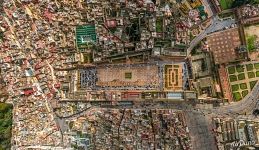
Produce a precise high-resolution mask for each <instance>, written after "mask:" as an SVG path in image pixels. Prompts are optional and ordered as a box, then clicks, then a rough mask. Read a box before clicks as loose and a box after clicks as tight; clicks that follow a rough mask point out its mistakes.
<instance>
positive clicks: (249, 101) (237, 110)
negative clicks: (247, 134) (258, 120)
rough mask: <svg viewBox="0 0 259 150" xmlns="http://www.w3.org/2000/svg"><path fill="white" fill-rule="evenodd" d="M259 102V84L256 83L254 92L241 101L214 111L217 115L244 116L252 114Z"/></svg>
mask: <svg viewBox="0 0 259 150" xmlns="http://www.w3.org/2000/svg"><path fill="white" fill-rule="evenodd" d="M258 102H259V82H257V83H256V85H255V86H254V88H253V90H252V91H251V92H250V93H249V94H248V95H247V96H246V97H245V98H244V99H242V100H241V101H239V102H235V103H233V104H229V105H227V106H222V107H219V108H217V109H213V110H212V111H213V112H214V113H215V114H220V115H230V116H238V115H242V114H247V115H248V114H251V113H252V112H253V110H254V109H256V107H257V106H258V104H259V103H258Z"/></svg>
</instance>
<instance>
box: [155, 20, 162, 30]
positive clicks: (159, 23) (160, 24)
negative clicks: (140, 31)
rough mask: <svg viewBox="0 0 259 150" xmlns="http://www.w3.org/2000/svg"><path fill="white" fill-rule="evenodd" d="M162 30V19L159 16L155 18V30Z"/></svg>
mask: <svg viewBox="0 0 259 150" xmlns="http://www.w3.org/2000/svg"><path fill="white" fill-rule="evenodd" d="M162 31H163V20H162V19H161V18H157V20H156V32H162Z"/></svg>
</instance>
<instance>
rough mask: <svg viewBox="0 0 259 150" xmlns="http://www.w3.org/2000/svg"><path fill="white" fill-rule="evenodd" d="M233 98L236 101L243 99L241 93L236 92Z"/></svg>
mask: <svg viewBox="0 0 259 150" xmlns="http://www.w3.org/2000/svg"><path fill="white" fill-rule="evenodd" d="M233 98H234V100H235V101H240V100H241V99H242V96H241V94H240V93H239V92H234V93H233Z"/></svg>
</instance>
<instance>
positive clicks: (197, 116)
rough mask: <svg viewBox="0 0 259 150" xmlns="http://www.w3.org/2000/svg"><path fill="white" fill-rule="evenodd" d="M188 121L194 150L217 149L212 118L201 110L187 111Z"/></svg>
mask: <svg viewBox="0 0 259 150" xmlns="http://www.w3.org/2000/svg"><path fill="white" fill-rule="evenodd" d="M185 116H186V123H187V126H188V128H189V131H190V137H191V142H192V149H193V150H217V147H216V144H215V139H214V135H213V132H211V131H212V121H211V118H210V117H208V116H206V115H204V114H203V113H201V112H195V111H187V112H186V113H185Z"/></svg>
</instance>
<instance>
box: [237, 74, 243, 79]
mask: <svg viewBox="0 0 259 150" xmlns="http://www.w3.org/2000/svg"><path fill="white" fill-rule="evenodd" d="M237 78H238V80H244V79H245V74H244V73H240V74H238V76H237Z"/></svg>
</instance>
